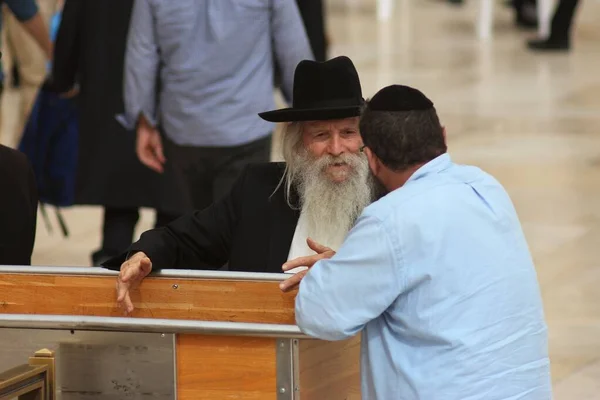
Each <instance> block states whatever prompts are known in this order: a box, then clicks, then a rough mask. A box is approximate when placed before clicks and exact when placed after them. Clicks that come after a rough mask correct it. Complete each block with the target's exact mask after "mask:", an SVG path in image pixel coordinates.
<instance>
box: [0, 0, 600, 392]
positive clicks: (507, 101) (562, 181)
mask: <svg viewBox="0 0 600 400" xmlns="http://www.w3.org/2000/svg"><path fill="white" fill-rule="evenodd" d="M479 1H480V0H466V3H467V4H466V6H465V7H463V8H454V7H449V6H448V5H446V4H445V3H444V2H441V1H434V0H412V1H411V0H396V9H395V13H394V16H393V18H392V20H391V21H389V22H387V23H377V22H376V20H375V17H374V8H373V5H372V4H371V3H372V2H370V1H365V0H354V1H345V0H336V1H333V0H331V3H335V4H330V8H331V13H330V14H329V26H330V30H331V38H332V41H333V45H334V46H333V53H334V54H333V55H338V54H346V55H348V56H350V57H351V58H352V59H353V60H354V61H355V63H356V65H357V68H358V69H359V73H360V75H361V78H362V81H363V88H364V93H365V96H370V95H372V94H373V93H374V92H375V91H376V90H377V89H378V88H380V87H381V86H383V85H386V84H390V83H403V84H408V85H412V86H415V87H418V88H420V89H422V90H423V91H424V92H425V93H426V94H428V95H429V96H430V97H431V98H432V99H433V100H434V102H435V103H436V106H437V108H438V111H439V113H440V116H441V118H442V120H443V122H444V124H445V125H446V126H447V129H448V132H449V146H450V152H451V154H452V156H453V157H454V159H455V160H456V161H458V162H463V163H473V164H476V165H478V166H480V167H482V168H484V169H486V170H487V171H489V172H491V173H492V174H494V175H495V176H496V177H497V178H498V179H499V180H500V181H501V182H502V183H503V184H504V185H505V186H506V188H507V190H508V191H509V193H510V194H511V196H512V198H513V200H514V202H515V205H516V207H517V209H518V211H519V214H520V216H521V219H522V223H523V227H524V229H525V232H526V235H527V238H528V240H529V243H530V246H531V250H532V252H533V255H534V258H535V261H536V265H537V268H538V274H539V280H540V284H541V287H542V292H543V296H544V303H545V310H546V315H547V319H548V324H549V327H550V352H551V357H552V364H553V381H554V385H555V398H556V399H558V400H589V399H600V383H599V382H600V290H598V288H599V287H600V261H599V255H600V245H599V244H600V132H599V128H598V127H599V126H600V94H599V91H600V74H599V73H598V68H599V67H600V52H598V50H599V49H600V24H598V22H597V21H598V15H600V2H598V1H593V0H588V1H583V2H582V6H581V10H580V12H579V15H578V16H579V18H578V26H577V33H576V34H575V40H574V42H575V48H574V51H573V52H571V53H570V54H552V55H540V54H532V53H530V52H528V51H526V50H525V49H524V46H523V43H524V40H525V39H526V38H527V37H528V36H530V34H525V33H523V32H519V31H517V30H515V29H513V27H512V24H511V17H512V15H511V13H510V11H509V10H507V9H504V8H503V7H502V6H498V7H497V8H496V17H495V18H496V21H495V29H494V37H493V38H492V40H490V41H488V42H481V41H479V40H478V39H477V38H476V36H475V31H474V29H475V22H476V18H477V11H478V6H479ZM346 4H355V5H356V6H355V7H354V8H349V7H348V6H346ZM14 101H15V95H14V94H10V95H9V96H8V97H7V98H6V102H5V107H4V110H5V114H6V110H8V112H9V113H10V110H11V105H12V104H14ZM10 127H11V122H10V115H8V116H7V118H5V119H4V122H3V128H4V132H3V134H4V136H0V138H1V139H2V141H3V142H7V141H8V140H10V139H9V137H10V135H11V134H12V133H11V128H10ZM100 215H101V214H100V211H99V210H98V209H96V208H74V209H72V210H68V211H66V216H67V220H68V223H69V226H70V228H71V230H72V236H71V237H70V238H69V239H63V238H61V237H60V235H59V234H58V233H57V232H55V233H54V234H49V233H48V232H47V231H46V229H45V226H44V224H43V223H42V220H41V219H40V224H39V228H38V239H37V245H36V249H35V255H34V263H35V264H38V265H88V264H89V253H90V252H91V251H92V250H94V249H95V248H96V247H97V246H98V243H99V229H100ZM151 224H152V213H151V212H149V211H145V212H144V214H143V218H142V221H141V223H140V226H139V229H138V230H142V229H146V228H148V227H150V225H151Z"/></svg>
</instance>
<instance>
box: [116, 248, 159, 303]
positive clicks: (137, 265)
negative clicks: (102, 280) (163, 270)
mask: <svg viewBox="0 0 600 400" xmlns="http://www.w3.org/2000/svg"><path fill="white" fill-rule="evenodd" d="M150 271H152V262H151V261H150V259H149V258H148V256H147V255H146V254H144V253H143V252H141V251H140V252H137V253H135V254H134V255H133V256H131V257H130V258H129V259H128V260H127V261H125V262H124V263H123V265H121V272H120V273H119V277H118V278H117V303H119V306H120V307H121V308H123V310H125V313H126V314H130V313H131V312H132V311H133V309H134V307H133V302H132V301H131V298H130V297H129V289H134V288H136V287H137V286H138V285H139V284H140V283H141V282H142V280H143V279H144V278H145V277H146V276H147V275H148V274H149V273H150Z"/></svg>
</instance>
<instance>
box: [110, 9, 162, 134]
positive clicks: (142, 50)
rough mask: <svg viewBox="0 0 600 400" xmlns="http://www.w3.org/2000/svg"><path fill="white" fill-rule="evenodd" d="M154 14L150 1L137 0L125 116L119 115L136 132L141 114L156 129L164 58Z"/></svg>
mask: <svg viewBox="0 0 600 400" xmlns="http://www.w3.org/2000/svg"><path fill="white" fill-rule="evenodd" d="M152 11H153V10H152V4H150V0H135V3H134V6H133V10H132V14H131V22H130V27H129V35H128V37H127V50H126V53H125V67H124V78H123V79H124V82H123V86H124V92H123V100H124V103H125V113H124V114H123V115H119V116H117V119H118V120H119V122H121V124H122V125H123V126H124V127H125V128H126V129H130V130H132V129H135V126H136V124H137V120H138V118H139V116H140V115H143V116H144V117H146V119H147V120H148V123H150V125H152V126H156V120H157V117H156V109H157V107H156V102H157V93H156V87H157V80H158V66H159V62H160V58H159V48H158V43H157V39H156V33H155V26H154V16H153V12H152Z"/></svg>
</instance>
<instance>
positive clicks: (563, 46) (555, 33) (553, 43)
mask: <svg viewBox="0 0 600 400" xmlns="http://www.w3.org/2000/svg"><path fill="white" fill-rule="evenodd" d="M578 4H579V0H560V1H559V3H558V6H557V7H556V11H555V12H554V16H553V17H552V26H551V28H550V36H549V37H548V38H546V39H537V40H532V41H530V42H529V43H528V47H529V48H530V49H531V50H542V51H544V50H545V51H567V50H569V49H570V48H571V28H572V25H573V18H574V17H575V11H576V10H577V5H578Z"/></svg>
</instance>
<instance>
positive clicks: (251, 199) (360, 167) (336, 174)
mask: <svg viewBox="0 0 600 400" xmlns="http://www.w3.org/2000/svg"><path fill="white" fill-rule="evenodd" d="M363 104H364V99H363V97H362V90H361V86H360V80H359V78H358V73H357V71H356V69H355V67H354V65H353V64H352V61H351V60H350V59H349V58H347V57H337V58H334V59H332V60H329V61H326V62H315V61H310V60H305V61H302V62H300V63H299V64H298V66H297V67H296V71H295V76H294V94H293V106H292V107H291V108H286V109H282V110H274V111H269V112H265V113H261V114H260V116H261V117H262V118H263V119H265V120H267V121H270V122H285V123H287V126H286V129H285V132H284V133H283V140H282V148H283V156H284V160H285V163H278V162H271V163H263V164H256V165H252V166H249V167H248V168H246V170H245V172H244V173H242V175H241V176H240V178H239V179H238V180H237V182H236V184H235V185H234V187H233V188H232V190H231V192H230V193H229V195H228V196H225V198H223V199H222V200H221V201H219V202H217V203H214V204H213V205H211V206H210V207H208V208H207V209H204V210H198V211H195V212H193V213H191V214H187V215H184V216H182V217H181V218H179V219H177V220H175V221H173V222H172V223H170V224H168V225H167V226H165V227H163V228H159V229H153V230H150V231H148V232H145V233H144V234H142V236H141V238H140V240H139V241H137V242H136V243H134V244H133V245H131V247H130V248H129V249H128V250H127V251H126V252H125V253H123V254H121V255H120V256H119V257H116V258H113V259H111V260H109V261H107V262H106V263H104V264H103V266H104V267H106V268H110V269H119V270H120V274H119V277H118V280H117V301H118V302H119V304H120V305H121V306H122V307H123V308H124V309H125V311H126V312H128V313H130V312H131V311H133V309H134V305H133V303H132V302H131V299H130V297H129V288H130V287H132V286H137V285H138V284H139V283H140V281H141V280H142V279H144V278H145V277H146V276H147V275H148V274H149V273H150V272H151V271H155V270H159V269H167V268H177V269H220V268H222V267H224V266H226V267H227V269H228V270H230V271H247V272H273V273H281V272H282V265H283V264H284V263H285V262H286V261H288V260H291V259H296V258H298V257H302V256H309V255H313V254H315V252H321V251H322V248H321V246H320V245H318V246H317V245H316V244H315V242H318V243H321V244H322V245H324V246H327V247H329V248H332V249H337V247H338V246H339V245H340V244H341V243H342V242H343V241H344V238H345V237H346V234H347V233H348V231H349V230H350V228H351V227H352V226H353V224H354V222H355V220H356V218H357V217H358V216H359V215H360V213H361V212H362V210H363V208H364V207H366V206H367V205H368V204H370V203H371V201H373V200H374V199H375V197H376V186H375V185H374V184H373V182H374V181H373V180H372V179H371V177H370V174H369V168H368V163H367V159H366V157H365V156H364V154H362V153H361V152H360V148H361V146H362V139H361V136H360V133H359V131H358V122H359V118H358V116H359V115H360V111H361V108H362V106H363ZM309 238H310V239H313V240H314V241H315V242H312V241H311V240H309ZM289 272H295V271H289ZM297 275H298V274H296V275H294V276H293V277H292V278H293V279H298V277H297ZM292 278H290V279H292Z"/></svg>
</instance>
